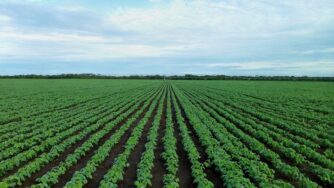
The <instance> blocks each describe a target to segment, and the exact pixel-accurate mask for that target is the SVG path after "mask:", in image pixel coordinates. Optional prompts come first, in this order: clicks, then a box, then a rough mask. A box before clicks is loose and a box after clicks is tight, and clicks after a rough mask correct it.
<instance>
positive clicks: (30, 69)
mask: <svg viewBox="0 0 334 188" xmlns="http://www.w3.org/2000/svg"><path fill="white" fill-rule="evenodd" d="M31 73H32V74H59V73H100V74H112V75H125V74H166V75H171V74H186V73H192V74H228V75H298V76H301V75H309V76H334V1H333V0H280V1H273V0H258V1H249V0H222V1H218V0H195V1H186V0H173V1H163V0H147V1H145V0H136V1H130V0H105V1H102V0H101V1H90V0H72V1H66V0H58V1H56V0H2V1H1V2H0V74H2V75H4V74H31Z"/></svg>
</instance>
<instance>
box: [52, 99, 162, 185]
mask: <svg viewBox="0 0 334 188" xmlns="http://www.w3.org/2000/svg"><path fill="white" fill-rule="evenodd" d="M156 94H157V93H156ZM156 94H154V95H156ZM151 102H152V101H151ZM142 104H143V103H142ZM141 107H142V106H141V105H139V107H138V108H137V109H135V110H134V111H133V112H131V114H130V115H129V116H128V117H126V118H125V119H124V120H123V121H121V122H119V123H118V124H117V125H116V126H115V127H114V128H113V129H112V130H111V131H110V132H109V133H108V134H106V135H105V136H103V137H102V139H101V140H100V141H99V143H98V144H97V145H96V146H94V147H93V148H92V149H90V150H89V151H88V152H87V153H86V155H85V156H84V157H83V158H81V159H80V160H79V163H77V164H76V165H75V166H72V167H71V168H70V169H69V170H67V171H66V173H65V174H64V175H62V176H60V177H59V179H58V183H57V184H55V185H54V186H53V187H63V186H64V185H65V184H66V183H67V182H68V181H69V180H70V179H71V178H72V176H73V174H74V173H75V172H76V171H77V170H80V169H81V168H83V167H85V166H86V163H87V162H88V161H89V160H90V158H91V157H92V156H93V155H94V154H95V151H96V150H97V149H98V148H99V147H100V146H101V145H102V144H103V143H104V142H105V141H107V140H108V139H109V138H110V137H111V136H112V134H114V133H115V132H116V131H117V130H118V129H119V128H120V127H121V126H122V125H123V124H124V123H125V122H127V121H128V120H129V118H130V117H132V116H133V115H134V114H135V113H136V112H137V111H138V110H139V109H140V108H141ZM145 110H147V108H146V109H144V111H145ZM141 115H142V114H141ZM141 117H142V116H140V117H139V118H138V119H140V118H141ZM138 119H137V120H138ZM123 136H124V135H123Z"/></svg>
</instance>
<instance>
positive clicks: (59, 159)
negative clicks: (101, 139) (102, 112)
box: [23, 102, 143, 187]
mask: <svg viewBox="0 0 334 188" xmlns="http://www.w3.org/2000/svg"><path fill="white" fill-rule="evenodd" d="M142 103H143V102H142ZM120 108H121V107H120ZM130 108H131V106H130V107H128V108H127V109H125V110H122V111H121V112H120V113H118V115H116V116H115V117H113V118H112V119H111V120H109V121H108V122H106V123H105V124H104V125H102V126H101V127H100V128H98V129H97V130H95V131H93V132H91V133H89V134H88V135H86V136H85V137H84V138H83V139H81V140H80V141H79V142H77V143H76V144H74V145H73V146H71V147H70V148H68V149H67V150H66V151H64V152H63V153H61V154H60V156H59V157H57V159H56V160H54V161H52V162H50V163H49V164H48V165H46V166H45V167H44V168H42V169H41V170H39V171H38V172H36V173H34V174H33V175H32V176H31V177H30V178H29V179H28V180H27V181H26V182H24V183H23V185H24V186H23V187H29V186H30V185H32V184H34V183H36V179H37V178H39V177H41V176H42V175H43V174H45V173H46V172H48V171H50V170H51V169H52V168H54V167H56V166H58V165H59V164H60V163H61V162H62V161H64V160H65V159H66V157H67V155H69V154H71V153H73V152H74V151H75V149H77V148H78V147H80V146H81V145H82V144H83V143H84V142H86V141H87V140H88V139H89V137H90V136H91V135H93V134H95V133H97V132H98V131H100V130H102V129H103V128H104V127H105V126H106V124H108V123H109V122H111V121H113V120H115V119H116V118H117V117H118V116H119V115H121V114H122V113H124V112H126V111H127V110H128V109H130ZM137 109H139V108H137ZM137 109H136V110H137ZM116 111H117V110H116ZM133 113H134V112H133ZM131 115H132V114H130V116H131ZM111 132H113V131H111Z"/></svg>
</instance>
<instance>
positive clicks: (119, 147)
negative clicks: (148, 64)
mask: <svg viewBox="0 0 334 188" xmlns="http://www.w3.org/2000/svg"><path fill="white" fill-rule="evenodd" d="M159 101H160V99H159ZM152 102H153V99H152V100H151V101H150V104H149V105H148V106H147V107H146V108H145V110H144V111H143V112H142V114H141V115H140V117H139V118H137V119H136V121H135V122H133V123H132V124H131V126H130V128H129V129H128V130H127V132H126V133H125V134H124V135H123V136H122V137H121V139H120V141H119V142H118V143H117V144H116V145H115V146H114V147H113V149H112V150H111V151H110V153H109V155H108V157H107V158H106V159H105V160H104V161H103V163H102V164H100V165H99V166H98V167H97V168H96V170H95V172H94V173H93V175H92V177H93V178H92V179H90V180H89V181H88V183H87V184H85V185H84V187H86V188H90V187H98V186H99V184H100V181H101V180H102V179H103V177H104V175H105V174H106V173H107V172H108V170H110V168H111V167H112V166H113V163H114V160H115V158H116V157H117V156H118V155H119V154H121V153H122V152H123V151H124V149H125V148H124V146H125V144H126V142H127V141H128V138H129V137H130V136H131V134H132V132H133V129H134V128H135V127H136V126H137V125H138V123H139V122H140V121H141V120H142V118H143V117H144V116H145V114H146V113H147V111H148V109H149V107H150V106H151V105H152ZM157 107H158V103H157V104H156V106H155V107H154V110H153V112H152V114H151V116H150V118H149V119H148V121H147V123H146V125H145V127H144V130H143V133H142V135H141V137H140V139H139V142H138V144H137V145H136V146H135V148H134V150H133V151H132V154H131V155H130V157H129V160H128V161H129V163H130V166H129V167H128V169H129V168H130V170H129V172H128V174H126V172H127V170H125V175H124V179H125V180H126V179H127V178H128V176H129V177H133V176H135V175H133V173H136V167H137V163H138V162H139V160H140V157H141V153H142V151H143V150H144V149H145V143H146V135H147V132H148V130H149V129H150V127H151V125H152V121H153V118H154V116H155V114H156V112H157ZM120 187H122V186H120Z"/></svg>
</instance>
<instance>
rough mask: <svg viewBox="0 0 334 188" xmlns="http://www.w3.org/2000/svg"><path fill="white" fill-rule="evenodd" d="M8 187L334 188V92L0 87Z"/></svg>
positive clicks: (294, 85) (172, 85)
mask: <svg viewBox="0 0 334 188" xmlns="http://www.w3.org/2000/svg"><path fill="white" fill-rule="evenodd" d="M6 187H34V188H44V187H45V188H48V187H52V188H53V187H54V188H58V187H67V188H80V187H101V188H113V187H140V188H144V187H167V188H174V187H187V188H188V187H208V188H210V187H226V188H232V187H235V188H239V187H300V188H304V187H334V84H333V82H311V81H309V82H302V81H185V80H184V81H183V80H182V81H181V80H178V81H177V80H113V79H110V80H108V79H45V80H43V79H0V188H6Z"/></svg>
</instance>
